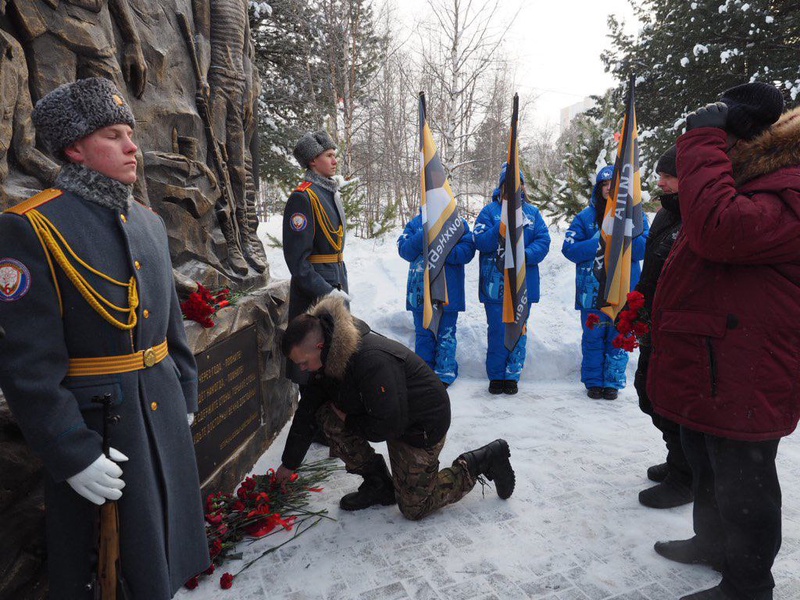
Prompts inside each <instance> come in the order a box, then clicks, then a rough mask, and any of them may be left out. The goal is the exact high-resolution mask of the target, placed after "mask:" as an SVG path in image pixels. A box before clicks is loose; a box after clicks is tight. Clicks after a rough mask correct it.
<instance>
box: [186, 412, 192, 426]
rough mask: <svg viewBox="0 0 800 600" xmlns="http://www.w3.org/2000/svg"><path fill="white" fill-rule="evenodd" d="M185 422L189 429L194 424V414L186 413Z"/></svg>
mask: <svg viewBox="0 0 800 600" xmlns="http://www.w3.org/2000/svg"><path fill="white" fill-rule="evenodd" d="M186 420H187V421H188V422H189V427H191V426H192V423H194V413H186Z"/></svg>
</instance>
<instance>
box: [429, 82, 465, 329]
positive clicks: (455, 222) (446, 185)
mask: <svg viewBox="0 0 800 600" xmlns="http://www.w3.org/2000/svg"><path fill="white" fill-rule="evenodd" d="M419 154H420V180H421V183H422V231H423V234H422V253H423V255H424V256H425V279H424V290H425V298H424V310H423V313H422V324H423V326H424V327H425V329H428V330H429V331H431V332H432V333H433V334H434V335H436V333H437V331H438V330H439V320H440V319H441V317H442V310H443V308H444V306H445V305H446V304H448V302H449V301H448V298H447V280H446V278H445V273H444V263H445V261H446V260H447V256H448V255H449V254H450V251H451V250H452V249H453V248H455V247H456V244H458V241H459V240H460V239H461V235H462V233H463V231H464V221H463V220H462V219H461V216H460V215H459V214H458V208H457V207H456V200H455V198H454V197H453V190H451V189H450V182H449V181H448V180H447V175H446V173H445V171H444V166H443V165H442V161H441V159H440V158H439V152H438V150H437V149H436V144H435V143H434V141H433V135H432V134H431V130H430V127H428V121H427V118H426V116H425V94H424V92H420V94H419Z"/></svg>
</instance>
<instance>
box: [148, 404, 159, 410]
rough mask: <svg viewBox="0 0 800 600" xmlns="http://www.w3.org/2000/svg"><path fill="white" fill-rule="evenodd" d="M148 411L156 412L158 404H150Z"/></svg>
mask: <svg viewBox="0 0 800 600" xmlns="http://www.w3.org/2000/svg"><path fill="white" fill-rule="evenodd" d="M150 410H158V402H151V403H150Z"/></svg>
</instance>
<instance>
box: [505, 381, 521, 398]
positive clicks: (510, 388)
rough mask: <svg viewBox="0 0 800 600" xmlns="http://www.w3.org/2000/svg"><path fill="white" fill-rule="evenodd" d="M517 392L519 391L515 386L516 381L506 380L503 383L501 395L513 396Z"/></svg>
mask: <svg viewBox="0 0 800 600" xmlns="http://www.w3.org/2000/svg"><path fill="white" fill-rule="evenodd" d="M518 391H519V387H518V386H517V382H516V381H509V380H506V381H504V382H503V393H504V394H509V395H514V394H516V393H517V392H518Z"/></svg>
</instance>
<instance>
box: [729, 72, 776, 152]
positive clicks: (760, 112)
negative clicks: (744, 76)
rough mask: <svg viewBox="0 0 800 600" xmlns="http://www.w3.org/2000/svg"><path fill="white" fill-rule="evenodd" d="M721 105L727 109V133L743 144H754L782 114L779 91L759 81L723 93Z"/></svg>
mask: <svg viewBox="0 0 800 600" xmlns="http://www.w3.org/2000/svg"><path fill="white" fill-rule="evenodd" d="M720 101H721V102H723V103H724V104H725V105H726V106H727V107H728V120H727V123H726V126H725V129H726V130H728V131H729V132H730V133H732V134H733V135H735V136H736V137H739V138H742V139H743V140H751V139H753V138H754V137H756V136H757V135H758V134H759V133H762V132H763V131H766V130H767V129H768V128H769V126H770V125H772V124H773V123H774V122H775V121H777V120H778V118H779V117H780V116H781V113H782V112H783V96H782V95H781V92H780V90H778V88H776V87H775V86H774V85H770V84H768V83H761V82H759V81H756V82H754V83H745V84H743V85H737V86H736V87H732V88H731V89H729V90H726V91H724V92H722V95H721V96H720Z"/></svg>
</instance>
